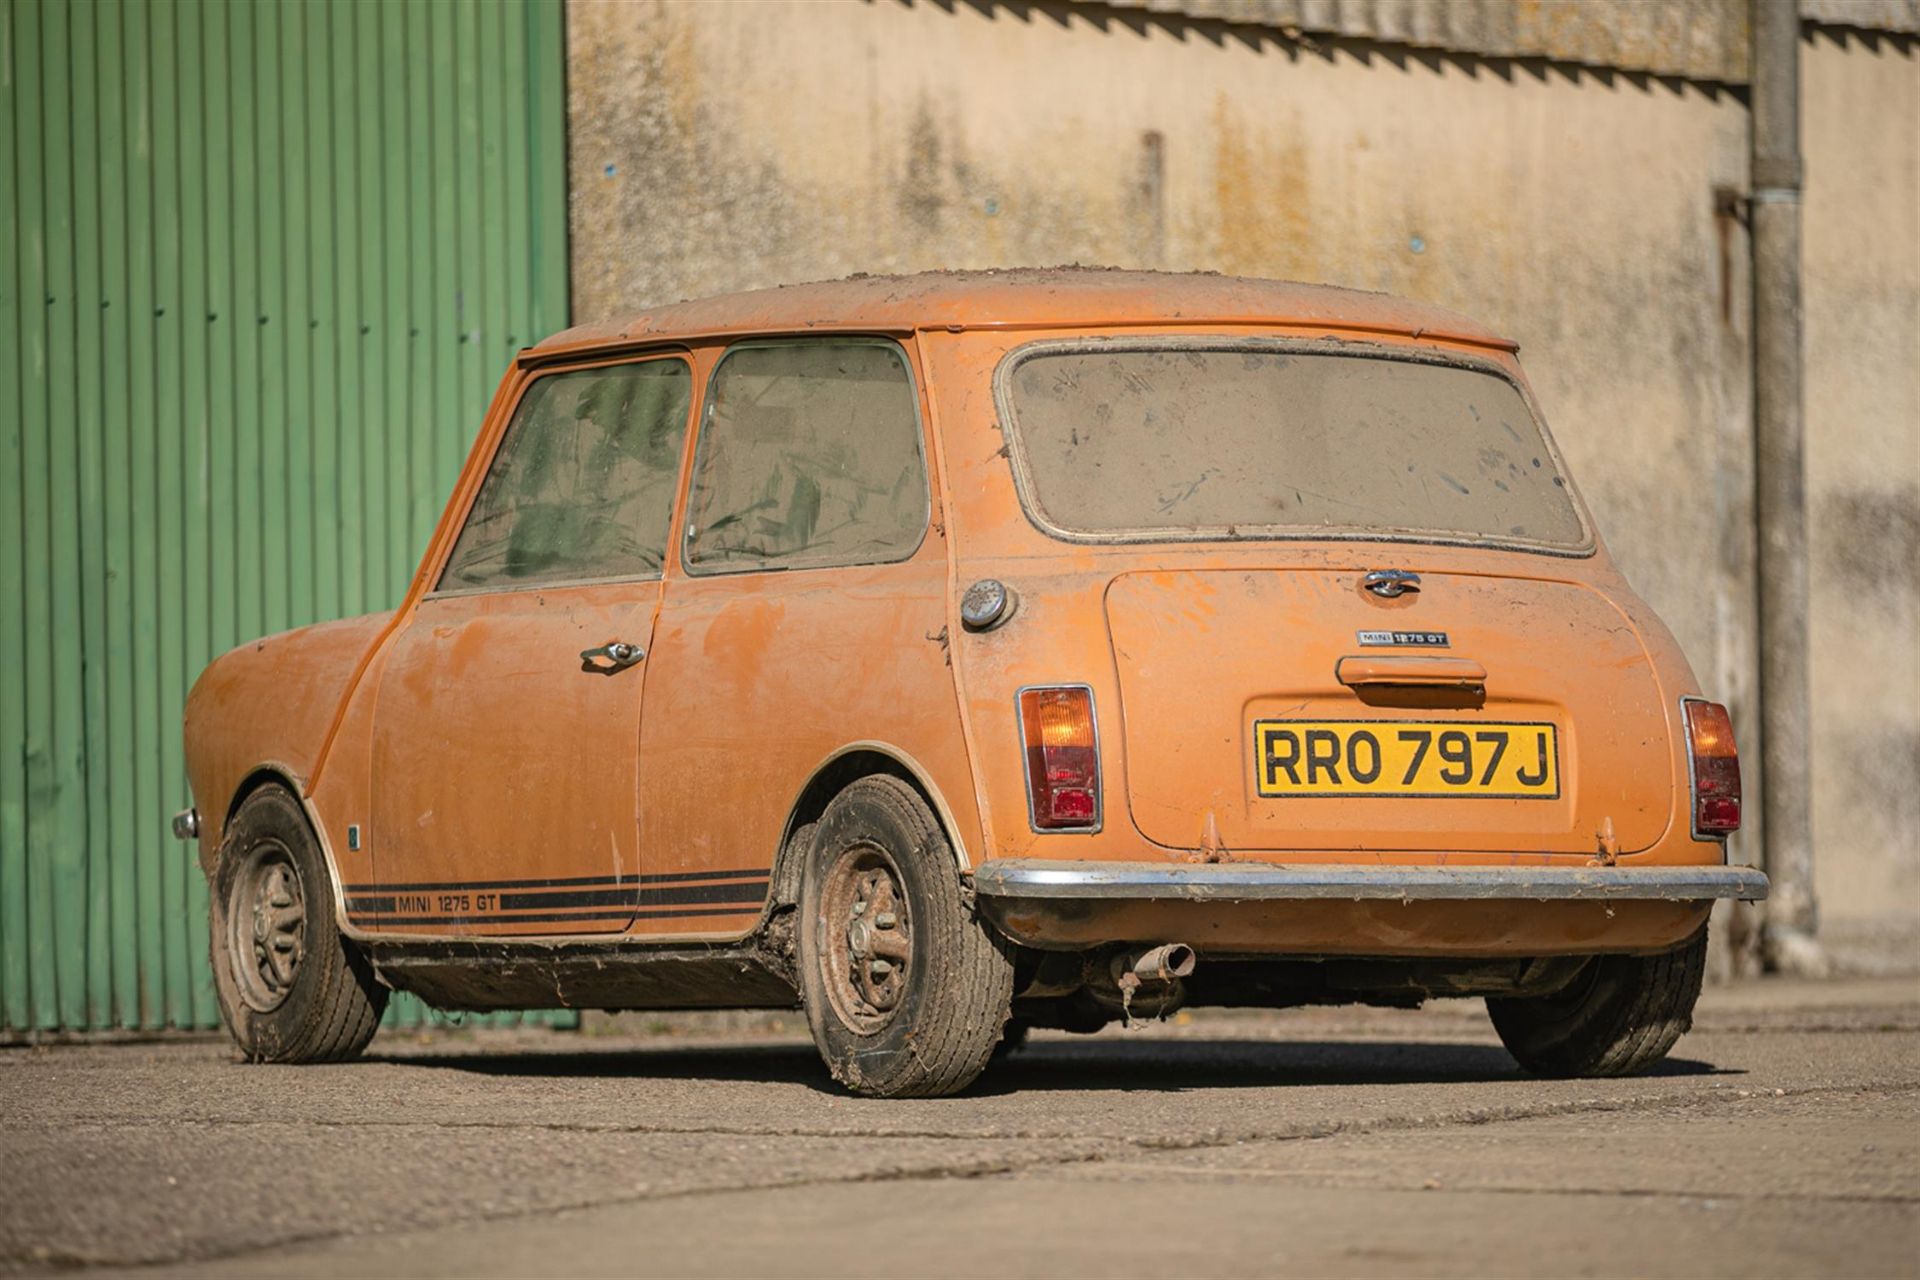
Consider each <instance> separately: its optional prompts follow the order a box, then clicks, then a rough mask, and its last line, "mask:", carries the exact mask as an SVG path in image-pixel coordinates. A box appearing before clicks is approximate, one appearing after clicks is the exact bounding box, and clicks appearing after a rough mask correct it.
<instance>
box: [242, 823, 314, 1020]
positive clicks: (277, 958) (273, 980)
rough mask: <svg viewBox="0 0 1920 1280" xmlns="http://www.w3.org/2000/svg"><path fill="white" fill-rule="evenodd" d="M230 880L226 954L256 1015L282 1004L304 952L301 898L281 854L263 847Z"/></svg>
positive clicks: (293, 870) (295, 879)
mask: <svg viewBox="0 0 1920 1280" xmlns="http://www.w3.org/2000/svg"><path fill="white" fill-rule="evenodd" d="M247 858H248V860H247V865H246V866H245V867H243V868H242V869H241V870H240V872H239V874H238V875H236V876H235V877H234V881H233V892H232V896H231V898H230V899H229V901H228V916H229V918H230V919H231V920H232V929H231V935H230V937H229V940H228V955H229V959H230V960H231V962H232V970H233V975H234V980H235V984H236V986H238V988H239V992H240V997H241V999H242V1000H244V1001H246V1003H247V1004H248V1005H249V1006H250V1007H252V1008H254V1009H256V1010H258V1011H259V1012H261V1013H271V1012H272V1011H273V1010H275V1009H277V1008H279V1007H280V1005H281V1004H283V1003H285V1001H286V998H287V995H288V993H289V992H291V991H292V990H293V983H294V978H295V976H296V974H297V973H298V971H299V968H300V961H301V959H302V958H303V957H304V955H305V953H306V920H307V911H306V898H305V894H304V893H303V892H302V890H301V885H300V873H299V871H298V870H297V869H296V868H295V867H294V865H293V859H292V856H291V855H290V854H288V852H287V851H286V849H284V848H282V847H280V846H279V845H277V844H269V845H263V846H261V847H260V848H258V849H256V850H253V851H251V852H250V853H249V854H248V855H247Z"/></svg>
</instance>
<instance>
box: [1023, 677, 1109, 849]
mask: <svg viewBox="0 0 1920 1280" xmlns="http://www.w3.org/2000/svg"><path fill="white" fill-rule="evenodd" d="M1020 733H1021V736H1022V738H1023V739H1024V740H1025V744H1026V749H1027V795H1028V797H1029V799H1028V807H1029V812H1030V816H1031V817H1032V819H1033V825H1034V827H1035V828H1036V829H1038V830H1041V831H1074V830H1086V829H1088V828H1091V827H1097V826H1099V825H1100V757H1099V754H1098V752H1096V751H1095V749H1094V741H1093V694H1092V693H1091V692H1089V691H1088V690H1086V689H1082V688H1077V687H1069V688H1040V689H1025V690H1022V691H1021V693H1020Z"/></svg>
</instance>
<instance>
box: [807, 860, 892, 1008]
mask: <svg viewBox="0 0 1920 1280" xmlns="http://www.w3.org/2000/svg"><path fill="white" fill-rule="evenodd" d="M819 928H820V930H821V939H820V940H821V947H820V967H821V974H820V977H821V979H822V981H823V983H824V985H825V986H826V989H827V999H828V1001H829V1002H830V1003H831V1004H832V1005H833V1011H834V1013H835V1014H836V1015H837V1016H838V1017H839V1019H840V1021H841V1022H842V1023H844V1024H845V1025H846V1026H848V1027H849V1028H851V1029H852V1030H854V1031H856V1032H858V1033H860V1034H861V1035H872V1034H874V1033H876V1032H878V1031H880V1030H881V1029H882V1028H884V1027H885V1026H886V1025H887V1024H888V1023H889V1022H891V1021H893V1019H894V1017H895V1016H896V1015H897V1014H898V1013H899V1012H900V1006H901V1004H902V1003H903V1002H904V1000H905V996H906V991H907V984H908V982H909V981H910V980H911V977H912V972H913V970H912V964H913V920H912V917H911V915H910V914H909V913H908V910H907V895H906V888H905V885H904V882H903V881H902V879H901V876H900V868H899V865H898V864H897V863H895V862H894V860H893V857H892V855H891V854H889V853H888V852H887V851H886V850H885V849H882V848H880V847H879V846H878V845H875V844H870V843H866V842H862V843H859V844H855V845H852V846H850V847H848V848H846V849H844V850H842V851H841V852H840V854H839V855H838V856H837V857H835V858H834V860H833V865H832V866H831V867H829V868H828V869H827V873H826V876H825V879H824V882H823V885H822V890H821V895H820V919H819Z"/></svg>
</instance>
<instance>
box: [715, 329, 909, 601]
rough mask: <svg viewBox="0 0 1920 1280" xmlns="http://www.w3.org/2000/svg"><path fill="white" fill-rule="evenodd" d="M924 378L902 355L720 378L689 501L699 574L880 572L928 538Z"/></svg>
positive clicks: (750, 357) (767, 349)
mask: <svg viewBox="0 0 1920 1280" xmlns="http://www.w3.org/2000/svg"><path fill="white" fill-rule="evenodd" d="M916 403H917V402H916V400H915V397H914V388H913V375H912V373H911V371H910V370H909V369H908V367H907V361H906V357H905V355H904V354H903V353H902V352H901V350H900V348H899V347H898V346H896V345H894V344H893V343H891V342H883V341H878V340H873V339H836V340H831V341H819V342H780V343H764V344H757V345H751V346H740V347H735V348H734V349H733V350H731V351H729V352H728V353H727V354H726V356H725V357H724V358H723V359H722V360H721V362H720V366H719V368H717V369H716V370H715V371H714V375H713V382H712V385H711V387H710V388H709V391H708V395H707V408H706V425H705V426H704V428H703V429H702V431H701V439H700V447H699V451H698V457H697V459H696V461H695V463H694V474H693V491H692V496H691V498H690V499H689V501H688V504H687V510H688V516H687V519H688V528H687V546H686V564H687V569H688V571H689V572H691V573H703V572H704V573H720V572H726V571H728V570H737V569H748V568H755V569H761V568H767V569H804V568H817V567H821V566H825V565H846V564H881V563H886V562H890V561H895V560H904V559H906V558H907V557H908V556H910V555H912V554H913V552H914V549H915V548H916V547H918V546H919V545H920V540H921V538H922V537H923V536H924V535H925V533H926V528H927V516H928V510H929V508H928V498H927V468H926V461H925V459H924V458H923V457H922V456H921V447H920V420H919V413H918V410H917V408H916Z"/></svg>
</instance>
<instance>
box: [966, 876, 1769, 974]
mask: <svg viewBox="0 0 1920 1280" xmlns="http://www.w3.org/2000/svg"><path fill="white" fill-rule="evenodd" d="M974 891H975V893H976V895H977V896H978V899H979V901H980V904H981V907H982V909H983V910H984V911H985V912H986V914H987V915H988V917H989V918H990V919H992V920H993V921H994V923H995V924H996V925H997V926H999V928H1000V929H1001V930H1002V931H1003V932H1005V933H1006V934H1008V936H1010V937H1012V938H1013V939H1014V940H1015V941H1016V942H1020V943H1022V944H1024V945H1027V946H1032V947H1038V948H1042V949H1051V950H1068V949H1077V948H1084V947H1090V946H1097V945H1101V944H1104V943H1110V942H1153V941H1161V940H1164V939H1167V938H1179V939H1182V940H1184V941H1187V942H1190V943H1191V944H1192V945H1194V946H1196V947H1198V948H1200V949H1202V950H1203V951H1215V952H1233V953H1245V954H1273V955H1376V956H1386V955H1408V956H1512V955H1569V954H1582V953H1598V952H1646V951H1659V950H1663V949H1666V948H1668V947H1672V946H1676V945H1678V944H1679V943H1681V942H1684V941H1686V940H1687V939H1688V938H1689V937H1691V936H1692V935H1693V934H1694V933H1695V932H1697V931H1698V930H1699V928H1700V927H1701V926H1702V925H1703V924H1704V923H1705V922H1706V917H1707V913H1708V911H1709V910H1710V909H1711V908H1712V906H1713V903H1714V902H1715V901H1716V900H1718V899H1721V898H1732V899H1737V900H1740V901H1744V902H1755V901H1759V900H1761V899H1763V898H1765V897H1766V896H1767V877H1766V876H1765V874H1763V873H1762V872H1760V871H1758V870H1756V869H1755V868H1752V867H1732V866H1722V865H1700V866H1656V867H1630V866H1577V867H1560V866H1458V867H1450V866H1356V865H1350V864H1325V863H1317V864H1294V865H1290V866H1281V865H1275V864H1270V863H1259V862H1231V863H1207V864H1185V863H1165V862H1064V861H1058V860H1047V859H1017V858H1010V859H995V860H991V861H988V862H985V863H983V864H982V865H980V866H979V867H977V868H976V869H975V870H974Z"/></svg>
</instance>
